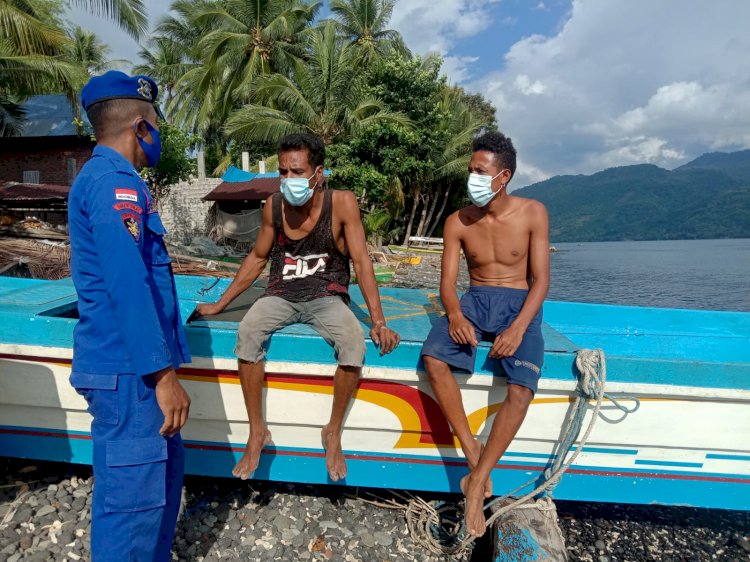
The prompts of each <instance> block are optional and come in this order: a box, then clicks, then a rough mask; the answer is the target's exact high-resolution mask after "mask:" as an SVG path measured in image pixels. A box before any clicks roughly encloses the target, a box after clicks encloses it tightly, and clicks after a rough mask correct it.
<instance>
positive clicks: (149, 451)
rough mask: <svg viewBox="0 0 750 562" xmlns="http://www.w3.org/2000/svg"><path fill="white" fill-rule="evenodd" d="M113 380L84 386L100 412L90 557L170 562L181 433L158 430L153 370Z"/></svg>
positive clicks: (105, 561)
mask: <svg viewBox="0 0 750 562" xmlns="http://www.w3.org/2000/svg"><path fill="white" fill-rule="evenodd" d="M110 380H111V379H110ZM97 386H106V385H97ZM110 386H112V385H110ZM114 386H115V388H109V389H108V388H80V387H79V388H78V391H79V392H80V393H81V394H83V396H84V397H85V398H86V401H87V402H88V403H89V412H90V413H91V414H92V415H93V416H94V421H93V422H92V424H91V435H92V438H93V442H94V477H95V481H94V498H93V508H92V511H93V513H92V529H91V558H92V562H120V561H122V562H126V561H127V562H166V561H168V560H170V557H171V549H172V539H173V537H174V531H175V525H176V522H177V515H178V512H179V508H180V499H181V492H182V479H183V474H184V469H185V454H184V450H183V446H182V438H181V437H180V436H179V434H178V435H175V436H174V437H172V438H166V437H162V436H161V435H159V429H160V428H161V426H162V424H163V423H164V416H163V414H162V412H161V409H160V408H159V405H158V403H157V401H156V393H155V381H154V378H153V377H152V376H151V375H146V376H139V375H118V376H117V377H116V383H115V384H114Z"/></svg>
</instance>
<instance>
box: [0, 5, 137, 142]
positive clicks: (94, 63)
mask: <svg viewBox="0 0 750 562" xmlns="http://www.w3.org/2000/svg"><path fill="white" fill-rule="evenodd" d="M76 4H78V5H81V6H85V7H89V8H90V9H92V10H93V11H94V12H95V13H101V14H105V15H107V16H109V17H111V18H113V19H115V20H116V21H117V22H118V23H119V24H120V25H121V26H122V27H123V29H125V30H127V31H128V32H129V33H131V35H133V36H138V34H139V33H140V32H142V31H143V29H145V25H146V18H145V11H144V7H143V3H142V0H76ZM65 6H66V3H65V2H63V1H62V0H0V134H1V135H2V136H12V135H17V134H20V132H21V131H22V128H23V115H22V113H21V112H19V109H18V107H19V104H21V103H22V102H23V101H24V99H26V98H27V97H28V96H32V95H37V94H50V93H63V94H66V95H67V96H68V99H69V100H70V104H71V108H72V109H73V111H74V112H75V113H76V116H77V117H79V116H78V92H79V91H80V88H81V86H82V85H83V84H84V83H85V82H86V80H87V79H88V78H89V76H90V75H91V73H93V72H98V71H100V70H101V69H103V65H104V62H105V61H104V60H103V59H104V56H105V55H106V50H105V46H104V45H103V44H102V43H101V42H100V41H99V40H98V39H97V38H96V36H95V35H94V34H93V33H89V32H85V31H83V30H81V29H80V28H73V29H72V30H71V31H70V33H68V32H66V30H65V27H64V22H63V21H62V14H63V10H64V8H65Z"/></svg>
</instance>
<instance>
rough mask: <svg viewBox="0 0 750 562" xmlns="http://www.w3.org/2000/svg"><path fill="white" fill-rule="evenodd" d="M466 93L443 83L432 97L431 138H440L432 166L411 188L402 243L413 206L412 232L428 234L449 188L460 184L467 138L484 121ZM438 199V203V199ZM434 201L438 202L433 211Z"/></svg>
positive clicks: (468, 150)
mask: <svg viewBox="0 0 750 562" xmlns="http://www.w3.org/2000/svg"><path fill="white" fill-rule="evenodd" d="M465 97H466V94H465V93H464V92H463V90H461V89H460V88H455V87H445V88H443V89H442V91H441V92H440V93H439V99H437V100H436V107H437V111H438V120H437V123H436V126H435V128H434V132H435V133H436V135H435V138H438V139H440V142H439V143H438V145H437V147H436V148H437V150H436V151H435V152H434V153H433V156H432V161H433V167H432V169H431V171H430V172H429V173H428V174H426V175H425V176H424V177H422V178H420V181H418V182H417V183H416V184H415V185H414V186H413V188H412V197H413V199H412V209H411V213H410V215H409V222H408V224H407V226H406V231H405V233H404V242H403V243H404V244H407V243H408V240H409V237H410V236H411V232H412V228H413V226H414V220H415V218H416V213H417V209H418V208H419V205H420V204H421V205H422V211H421V213H420V217H419V221H418V223H417V228H416V236H425V235H427V236H431V235H432V233H433V231H434V230H435V227H436V226H437V225H438V224H439V223H440V219H441V217H442V215H443V212H444V211H445V207H446V205H447V203H448V199H449V198H450V194H451V190H452V189H453V188H454V187H455V186H456V185H463V179H464V177H465V175H466V169H467V168H468V164H469V160H470V159H471V141H472V139H473V138H474V136H475V135H476V134H477V133H478V132H479V131H480V130H481V129H482V127H484V126H485V125H486V123H485V121H484V120H483V119H481V118H480V117H479V116H478V115H475V114H474V113H473V112H472V111H471V109H470V108H469V106H468V105H467V103H466V102H465ZM441 202H442V203H441ZM438 203H441V206H440V209H439V210H438V211H437V214H436V213H435V211H436V210H437V206H438Z"/></svg>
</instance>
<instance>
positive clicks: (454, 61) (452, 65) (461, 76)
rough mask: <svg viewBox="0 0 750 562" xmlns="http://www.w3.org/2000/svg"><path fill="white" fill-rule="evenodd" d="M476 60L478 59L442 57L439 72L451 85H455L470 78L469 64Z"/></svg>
mask: <svg viewBox="0 0 750 562" xmlns="http://www.w3.org/2000/svg"><path fill="white" fill-rule="evenodd" d="M478 60H479V57H444V58H443V66H442V68H441V69H440V70H441V72H442V73H443V74H445V75H446V76H447V77H448V80H449V81H450V82H451V83H453V84H457V83H459V82H463V81H464V80H466V79H468V78H470V77H471V70H470V67H471V64H472V63H474V62H476V61H478Z"/></svg>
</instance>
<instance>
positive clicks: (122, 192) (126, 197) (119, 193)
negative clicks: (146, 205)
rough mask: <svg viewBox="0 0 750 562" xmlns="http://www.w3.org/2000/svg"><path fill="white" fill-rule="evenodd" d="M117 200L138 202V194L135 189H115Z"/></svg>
mask: <svg viewBox="0 0 750 562" xmlns="http://www.w3.org/2000/svg"><path fill="white" fill-rule="evenodd" d="M115 199H117V200H118V201H133V202H135V203H137V202H138V192H137V191H136V190H135V189H126V188H124V187H117V188H115Z"/></svg>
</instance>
